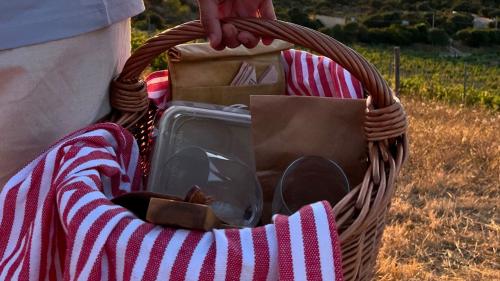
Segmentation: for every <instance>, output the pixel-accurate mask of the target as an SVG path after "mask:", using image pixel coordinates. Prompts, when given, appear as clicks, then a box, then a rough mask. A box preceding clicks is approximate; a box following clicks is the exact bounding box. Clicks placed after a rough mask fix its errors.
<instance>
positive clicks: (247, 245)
mask: <svg viewBox="0 0 500 281" xmlns="http://www.w3.org/2000/svg"><path fill="white" fill-rule="evenodd" d="M240 241H241V256H242V259H241V260H242V265H241V275H240V280H252V279H253V274H254V270H255V253H254V248H253V238H252V229H251V228H244V229H242V230H240Z"/></svg>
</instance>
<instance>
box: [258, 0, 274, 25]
mask: <svg viewBox="0 0 500 281" xmlns="http://www.w3.org/2000/svg"><path fill="white" fill-rule="evenodd" d="M259 12H260V15H261V17H262V18H264V19H268V20H275V19H276V14H275V12H274V6H273V1H272V0H264V1H263V2H262V3H261V4H260V6H259Z"/></svg>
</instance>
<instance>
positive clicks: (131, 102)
mask: <svg viewBox="0 0 500 281" xmlns="http://www.w3.org/2000/svg"><path fill="white" fill-rule="evenodd" d="M225 21H227V22H230V23H232V24H234V25H235V26H236V27H237V28H238V29H240V30H246V31H249V32H252V33H254V34H258V35H260V36H262V37H269V38H276V39H281V40H285V41H288V42H291V43H294V44H297V45H301V46H304V47H308V48H310V49H311V50H313V51H316V52H318V53H320V54H322V55H325V56H327V57H330V58H331V59H333V60H334V61H336V62H337V63H339V64H340V65H341V66H343V67H344V68H346V69H347V70H348V71H350V72H351V73H352V75H354V76H355V77H356V78H358V79H359V80H360V81H361V82H362V83H363V85H364V88H365V89H366V91H367V92H368V94H369V97H368V99H367V110H366V121H365V133H366V137H367V140H368V141H369V142H368V151H369V159H370V165H369V168H368V169H367V171H366V173H365V177H364V180H363V182H362V183H361V184H360V185H358V186H356V187H355V188H353V189H352V190H351V192H350V193H349V194H348V195H347V196H346V197H345V198H344V199H343V200H342V201H341V202H339V203H338V204H337V205H336V206H335V207H334V213H335V216H336V222H337V227H338V229H339V234H340V242H341V247H342V258H343V271H344V275H345V280H369V279H371V278H372V276H373V271H374V266H375V262H376V258H377V254H378V250H379V247H380V241H381V238H382V233H383V230H384V226H385V217H386V213H387V210H388V208H389V205H390V202H391V198H392V196H393V193H394V181H395V178H396V176H397V175H398V173H399V171H400V169H401V166H402V164H403V163H404V162H405V160H406V158H407V156H408V151H407V148H408V144H407V139H406V135H405V133H406V129H407V118H406V114H405V112H404V110H403V108H402V106H401V104H400V102H399V100H397V99H396V97H395V96H394V94H393V92H392V91H391V89H390V88H389V86H388V85H387V83H386V81H385V80H384V79H383V78H382V77H381V75H380V74H379V72H378V71H377V70H376V69H375V67H374V66H373V65H371V64H370V63H368V62H367V61H366V60H365V59H364V58H363V57H362V56H360V55H359V54H358V53H356V52H355V51H354V50H352V49H350V48H348V47H346V46H344V45H343V44H342V43H340V42H338V41H336V40H335V39H333V38H331V37H328V36H326V35H324V34H322V33H319V32H317V31H314V30H311V29H308V28H305V27H302V26H299V25H295V24H291V23H286V22H281V21H269V20H261V19H226V20H225ZM203 37H205V31H204V29H203V27H202V25H201V23H200V22H199V21H192V22H188V23H186V24H183V25H180V26H177V27H175V28H173V29H169V30H166V31H164V32H163V33H161V34H158V35H157V36H155V37H153V38H151V39H150V40H148V41H147V42H146V43H145V44H144V45H143V46H142V47H140V48H139V49H138V50H137V51H136V52H135V53H134V54H133V55H132V56H131V57H130V58H129V60H128V61H127V63H126V64H125V67H124V69H123V71H122V73H121V74H120V75H119V77H118V78H116V79H115V80H114V81H113V82H112V85H111V104H112V106H113V108H114V114H113V116H112V121H114V122H117V123H119V124H121V125H123V126H125V127H127V128H129V129H131V130H132V131H133V133H134V134H135V135H136V137H137V138H138V140H139V143H140V145H141V153H142V155H143V156H145V155H147V153H148V152H149V148H150V141H149V138H148V132H149V131H150V129H151V127H152V116H153V115H154V109H153V108H152V107H151V106H150V105H149V102H148V99H147V94H146V88H145V83H144V82H143V81H142V80H141V79H140V75H141V73H142V72H143V70H144V69H145V68H146V67H147V66H148V65H149V64H150V63H151V61H152V60H153V59H154V58H155V57H156V56H158V55H159V54H161V53H163V52H165V51H166V50H168V49H169V48H171V47H173V46H176V45H178V44H181V43H185V42H188V41H192V40H195V39H199V38H203ZM145 159H146V158H144V160H145ZM143 168H144V169H146V170H147V161H144V167H143Z"/></svg>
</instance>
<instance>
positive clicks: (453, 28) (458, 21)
mask: <svg viewBox="0 0 500 281" xmlns="http://www.w3.org/2000/svg"><path fill="white" fill-rule="evenodd" d="M473 20H474V17H473V16H471V15H466V14H461V13H455V14H452V15H451V16H450V17H448V19H447V20H446V23H445V25H444V27H445V30H446V31H447V32H448V34H455V33H456V32H457V31H459V30H462V29H466V28H469V27H472V21H473Z"/></svg>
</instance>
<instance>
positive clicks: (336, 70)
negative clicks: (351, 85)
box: [334, 64, 345, 99]
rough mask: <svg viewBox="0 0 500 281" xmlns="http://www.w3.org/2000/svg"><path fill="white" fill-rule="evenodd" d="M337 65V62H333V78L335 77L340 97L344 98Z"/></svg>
mask: <svg viewBox="0 0 500 281" xmlns="http://www.w3.org/2000/svg"><path fill="white" fill-rule="evenodd" d="M338 68H339V65H338V64H335V71H334V75H335V78H336V79H337V83H338V85H339V91H340V98H342V99H343V98H344V95H345V94H344V90H343V89H342V83H341V82H340V75H339V70H338Z"/></svg>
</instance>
